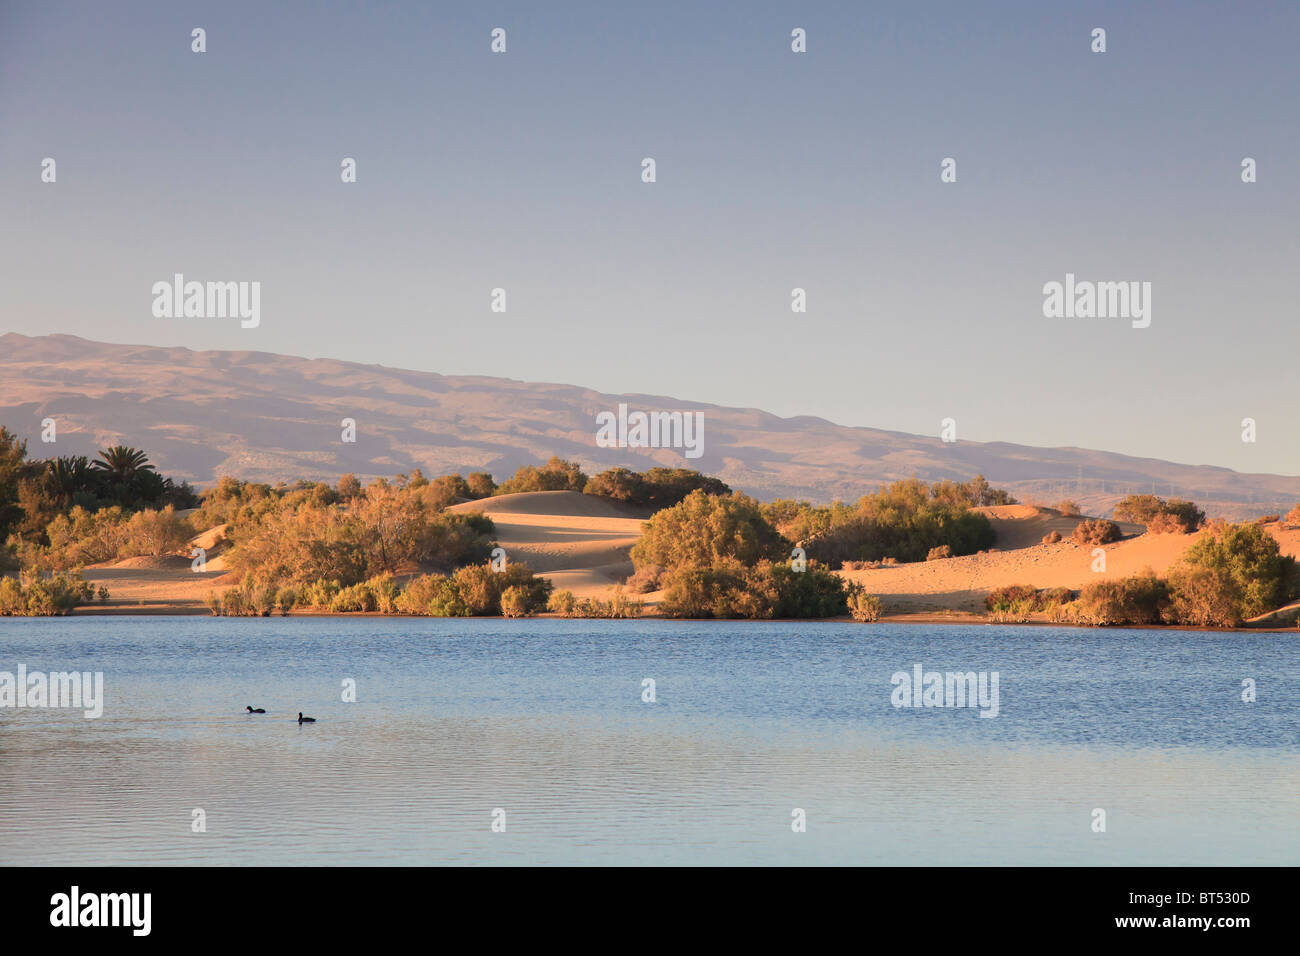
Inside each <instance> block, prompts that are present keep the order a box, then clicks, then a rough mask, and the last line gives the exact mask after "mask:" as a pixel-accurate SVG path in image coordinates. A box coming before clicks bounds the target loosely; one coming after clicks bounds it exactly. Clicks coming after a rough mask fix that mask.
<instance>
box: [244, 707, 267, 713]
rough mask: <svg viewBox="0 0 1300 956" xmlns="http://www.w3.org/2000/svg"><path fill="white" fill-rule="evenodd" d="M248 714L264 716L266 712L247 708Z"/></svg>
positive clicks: (259, 708) (257, 708)
mask: <svg viewBox="0 0 1300 956" xmlns="http://www.w3.org/2000/svg"><path fill="white" fill-rule="evenodd" d="M248 712H249V713H250V714H265V713H266V711H264V710H263V709H262V708H261V707H249V708H248Z"/></svg>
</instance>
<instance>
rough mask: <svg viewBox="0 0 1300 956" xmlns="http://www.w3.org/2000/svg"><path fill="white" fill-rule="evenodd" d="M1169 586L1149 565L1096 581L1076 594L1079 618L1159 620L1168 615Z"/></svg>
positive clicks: (1127, 621)
mask: <svg viewBox="0 0 1300 956" xmlns="http://www.w3.org/2000/svg"><path fill="white" fill-rule="evenodd" d="M1168 610H1169V586H1168V584H1167V583H1166V582H1165V581H1162V580H1161V579H1160V578H1158V577H1156V575H1155V572H1154V571H1152V570H1151V569H1150V568H1147V569H1146V570H1144V571H1143V572H1142V573H1141V574H1136V575H1133V576H1132V577H1128V578H1119V579H1115V580H1109V581H1097V582H1094V583H1093V584H1090V585H1088V586H1087V587H1086V588H1084V589H1083V592H1082V593H1081V594H1080V595H1079V602H1078V608H1077V612H1078V618H1079V620H1080V621H1081V622H1083V623H1087V624H1095V625H1102V626H1105V625H1116V624H1139V625H1140V624H1159V623H1161V622H1162V621H1165V620H1167V619H1168Z"/></svg>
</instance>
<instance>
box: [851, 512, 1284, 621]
mask: <svg viewBox="0 0 1300 956" xmlns="http://www.w3.org/2000/svg"><path fill="white" fill-rule="evenodd" d="M1012 507H1014V508H1026V509H1027V510H1026V511H1024V512H1017V513H1016V514H1014V515H1009V516H1003V515H1000V514H998V513H997V512H999V511H1001V510H1002V509H986V510H987V511H989V512H992V513H991V514H990V517H991V518H992V519H993V524H994V527H995V528H996V529H997V532H998V548H999V549H998V550H996V551H990V552H988V553H985V554H973V555H967V556H965V557H960V558H948V559H946V560H942V561H923V562H918V563H916V564H900V565H898V566H896V567H890V568H877V569H872V570H869V571H845V572H842V573H843V574H844V576H845V577H846V578H848V579H850V580H852V581H857V582H859V583H861V584H862V585H863V586H864V587H866V589H867V590H868V591H869V592H871V593H872V594H875V595H878V596H879V597H880V598H881V599H882V600H883V601H884V603H885V608H886V611H893V612H902V613H906V612H909V611H981V612H982V611H983V610H984V595H985V594H986V593H988V591H990V590H992V589H993V588H995V587H999V586H1003V585H1008V584H1030V585H1033V586H1034V587H1038V588H1055V587H1068V588H1073V589H1076V590H1077V589H1080V588H1083V587H1085V586H1086V585H1088V584H1091V583H1092V582H1094V581H1097V580H1101V579H1105V578H1120V577H1127V576H1128V575H1132V574H1137V573H1138V572H1140V571H1142V570H1143V569H1144V568H1148V567H1149V568H1151V569H1152V570H1154V571H1155V572H1156V573H1157V574H1164V573H1165V572H1167V571H1168V570H1169V567H1170V566H1171V565H1172V564H1173V563H1174V562H1175V561H1177V560H1178V558H1179V557H1180V556H1181V555H1182V553H1183V552H1184V551H1186V550H1187V548H1189V547H1190V546H1191V545H1192V543H1193V542H1194V541H1195V540H1196V538H1197V537H1198V536H1197V535H1182V534H1141V533H1140V532H1141V531H1142V528H1141V526H1140V525H1129V524H1121V525H1120V527H1121V528H1122V529H1123V530H1124V531H1125V532H1126V533H1127V534H1136V536H1135V537H1131V538H1126V539H1125V540H1123V541H1119V542H1116V543H1115V544H1111V545H1107V546H1106V547H1105V549H1104V550H1105V552H1106V569H1105V571H1104V572H1097V571H1094V570H1093V568H1092V565H1093V556H1092V548H1080V547H1078V546H1076V545H1075V544H1073V543H1072V542H1070V541H1069V540H1068V535H1069V534H1070V532H1071V531H1072V530H1073V527H1074V525H1075V524H1077V523H1078V522H1079V521H1080V520H1082V519H1079V518H1066V517H1062V516H1060V515H1057V514H1056V513H1055V512H1048V511H1039V510H1038V509H1032V508H1027V506H1012ZM1268 529H1269V531H1270V533H1272V534H1273V535H1274V537H1276V538H1277V539H1278V543H1279V544H1280V545H1281V547H1282V550H1283V551H1284V552H1286V553H1289V554H1292V555H1296V556H1300V530H1289V529H1283V528H1282V527H1281V526H1280V525H1278V524H1277V523H1273V524H1271V525H1269V526H1268ZM1053 530H1055V531H1060V532H1061V534H1062V535H1063V536H1066V537H1067V540H1065V541H1061V542H1059V543H1057V544H1041V543H1040V542H1041V539H1042V537H1043V535H1045V534H1047V533H1048V532H1049V531H1053Z"/></svg>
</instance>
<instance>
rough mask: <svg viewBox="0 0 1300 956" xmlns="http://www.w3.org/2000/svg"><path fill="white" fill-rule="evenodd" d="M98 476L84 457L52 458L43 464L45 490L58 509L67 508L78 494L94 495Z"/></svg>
mask: <svg viewBox="0 0 1300 956" xmlns="http://www.w3.org/2000/svg"><path fill="white" fill-rule="evenodd" d="M98 481H99V476H98V475H97V474H96V473H95V471H94V470H92V469H91V467H90V460H89V459H87V458H86V456H85V455H75V456H72V457H68V458H52V459H50V460H49V461H47V462H46V463H45V488H46V490H47V491H48V492H49V494H50V497H51V498H53V499H54V500H55V501H56V502H58V504H59V507H60V508H68V507H70V506H71V505H72V502H73V501H75V500H76V497H77V495H80V494H94V492H95V485H96V484H97V483H98Z"/></svg>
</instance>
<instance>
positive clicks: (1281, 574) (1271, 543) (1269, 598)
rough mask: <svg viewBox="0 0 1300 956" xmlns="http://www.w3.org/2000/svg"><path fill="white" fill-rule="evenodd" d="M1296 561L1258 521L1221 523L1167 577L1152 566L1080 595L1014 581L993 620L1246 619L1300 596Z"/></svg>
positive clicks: (1233, 622)
mask: <svg viewBox="0 0 1300 956" xmlns="http://www.w3.org/2000/svg"><path fill="white" fill-rule="evenodd" d="M1297 578H1298V575H1297V568H1296V562H1295V560H1294V559H1293V558H1291V557H1289V556H1287V555H1284V554H1281V552H1280V549H1279V547H1278V543H1277V540H1276V539H1275V538H1274V537H1273V536H1272V535H1270V534H1268V532H1267V531H1265V530H1264V529H1263V527H1262V526H1261V525H1260V524H1259V523H1257V522H1253V521H1251V522H1243V523H1240V524H1227V523H1222V522H1220V523H1215V524H1212V525H1211V526H1210V528H1209V529H1208V530H1207V531H1205V532H1204V533H1203V534H1202V536H1201V538H1200V539H1199V540H1198V541H1196V542H1195V543H1194V544H1193V545H1192V546H1191V547H1190V548H1188V549H1187V551H1186V552H1184V553H1183V555H1182V557H1181V558H1180V559H1179V560H1178V561H1177V562H1176V563H1175V564H1174V566H1173V567H1172V568H1171V569H1170V571H1169V574H1168V575H1167V576H1165V577H1159V576H1158V575H1157V574H1156V573H1155V572H1154V571H1153V570H1151V569H1150V568H1146V569H1144V570H1143V571H1141V572H1140V573H1138V574H1135V575H1131V576H1129V577H1125V578H1110V579H1105V580H1101V581H1096V582H1094V583H1092V584H1089V585H1087V586H1086V587H1084V588H1083V589H1082V590H1081V592H1080V593H1079V594H1078V595H1077V596H1075V595H1074V593H1073V592H1071V591H1068V590H1066V589H1056V590H1053V591H1040V590H1037V589H1035V588H1033V587H1031V586H1028V585H1012V586H1008V587H1001V588H997V589H994V590H993V591H990V592H989V593H988V595H987V596H986V597H985V608H986V609H987V611H988V614H989V617H990V619H992V620H1020V621H1024V620H1028V619H1029V616H1030V614H1031V613H1033V612H1037V611H1044V612H1046V613H1047V617H1048V619H1049V620H1052V621H1060V622H1064V623H1073V624H1089V625H1094V626H1110V625H1131V626H1141V625H1148V624H1175V625H1183V626H1209V627H1239V626H1241V625H1242V624H1243V623H1244V622H1245V621H1247V620H1249V619H1250V618H1253V617H1257V616H1259V615H1262V614H1265V613H1267V612H1268V611H1271V610H1274V609H1276V608H1278V607H1280V606H1282V605H1284V604H1285V603H1286V602H1287V601H1288V600H1292V599H1294V598H1295V597H1300V580H1298V579H1297Z"/></svg>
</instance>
